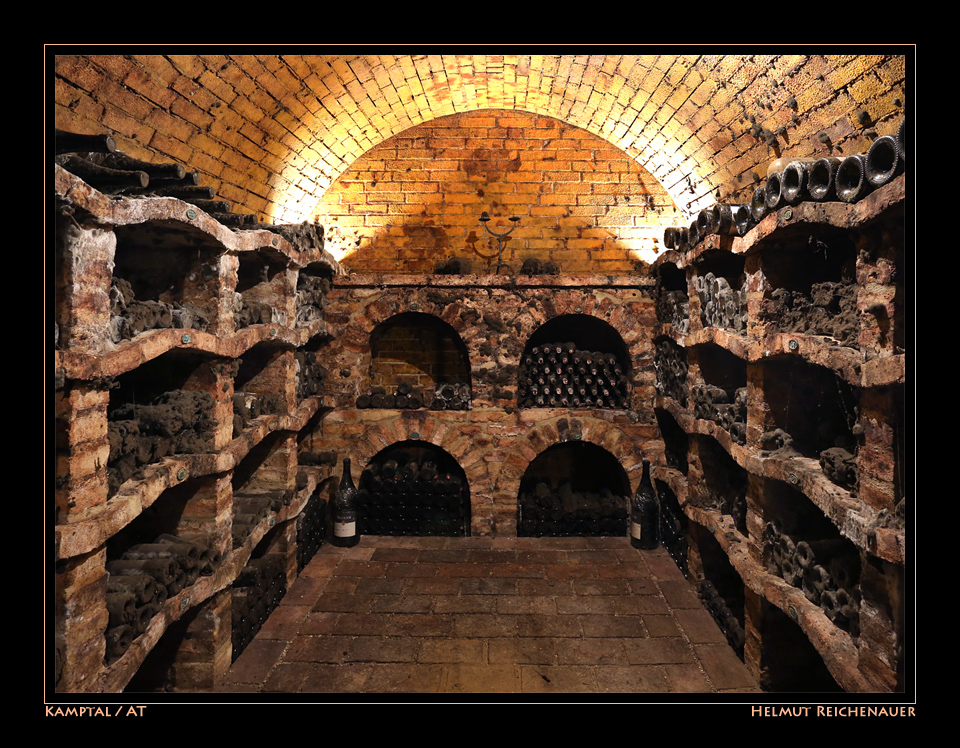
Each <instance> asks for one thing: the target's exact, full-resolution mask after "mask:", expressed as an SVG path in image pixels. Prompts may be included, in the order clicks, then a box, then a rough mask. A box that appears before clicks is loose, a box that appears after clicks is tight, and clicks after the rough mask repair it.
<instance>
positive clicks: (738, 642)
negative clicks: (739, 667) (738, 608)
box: [697, 579, 746, 659]
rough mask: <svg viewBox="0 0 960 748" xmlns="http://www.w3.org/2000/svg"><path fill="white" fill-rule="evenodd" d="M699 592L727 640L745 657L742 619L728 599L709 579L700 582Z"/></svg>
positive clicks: (741, 657) (740, 655) (741, 656)
mask: <svg viewBox="0 0 960 748" xmlns="http://www.w3.org/2000/svg"><path fill="white" fill-rule="evenodd" d="M697 594H698V596H699V597H700V599H701V600H702V601H703V604H704V607H705V608H706V609H707V611H708V612H709V613H710V615H711V616H713V620H714V621H716V622H717V625H718V626H719V627H720V630H721V631H722V632H723V633H724V635H725V636H726V637H727V642H728V643H729V644H730V646H731V647H732V648H733V649H734V651H735V652H736V653H737V655H738V656H739V657H740V659H743V645H744V644H745V643H746V634H745V632H744V630H743V624H741V623H740V619H739V618H737V616H736V615H735V614H734V613H733V611H732V610H730V607H729V605H728V604H727V601H726V600H725V599H724V598H723V597H722V596H721V595H720V593H719V592H718V591H717V588H716V586H714V584H713V582H711V581H710V580H709V579H704V580H703V581H702V582H700V586H699V587H698V589H697Z"/></svg>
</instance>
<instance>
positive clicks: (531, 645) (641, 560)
mask: <svg viewBox="0 0 960 748" xmlns="http://www.w3.org/2000/svg"><path fill="white" fill-rule="evenodd" d="M218 692H220V693H235V694H243V693H248V694H249V693H262V694H268V693H271V694H294V693H295V694H301V695H302V694H327V695H329V694H339V696H338V697H336V698H335V699H330V698H329V696H328V697H323V696H318V697H317V698H316V700H317V701H329V700H336V701H343V700H350V699H351V698H352V697H351V696H350V695H351V694H373V693H385V694H398V693H406V694H509V693H513V694H527V695H535V694H543V695H549V694H562V693H579V694H613V693H616V694H624V693H637V694H639V693H647V694H650V693H670V694H677V693H691V694H692V693H698V694H709V693H716V694H719V693H759V692H761V689H760V687H759V685H758V684H757V682H756V680H755V678H754V677H753V676H752V675H751V674H750V672H749V671H748V670H747V668H746V667H745V666H744V665H743V663H742V662H741V661H740V660H739V659H738V658H737V656H736V654H735V653H734V651H733V650H732V649H731V648H730V647H729V646H728V644H727V643H726V640H725V638H724V636H723V634H722V633H721V631H720V629H719V628H718V626H717V625H716V623H715V622H714V620H713V618H712V617H711V616H710V614H709V613H708V612H707V610H706V609H705V608H704V607H703V604H702V603H701V602H700V600H699V599H698V598H697V596H696V594H695V592H694V591H693V589H692V587H691V586H690V585H689V583H688V582H687V581H686V580H685V579H684V578H683V575H682V574H681V572H680V571H679V569H678V568H677V566H676V564H675V563H674V561H673V560H672V559H671V557H670V556H669V555H668V554H667V552H666V551H665V550H664V549H663V548H660V549H657V550H655V551H639V550H636V549H634V548H633V547H632V546H631V545H630V543H629V540H628V539H627V538H626V537H618V538H496V539H495V538H436V537H433V538H409V537H407V538H402V537H386V536H380V537H364V538H362V539H361V542H360V544H359V545H357V546H355V547H353V548H348V549H344V548H337V547H334V546H332V545H330V544H329V543H326V544H324V545H323V546H322V547H321V548H320V550H319V551H318V552H317V554H316V555H315V556H314V557H313V559H312V560H311V562H310V563H309V564H308V565H307V567H306V568H305V569H304V570H303V572H302V573H301V575H300V577H299V578H298V579H297V581H296V583H295V584H294V585H293V587H292V588H291V589H290V590H289V591H288V593H287V594H286V596H285V597H284V598H283V601H282V602H281V604H280V605H279V607H278V608H277V609H276V610H275V611H274V612H273V613H272V615H271V616H270V617H269V618H268V619H267V621H266V622H265V623H264V625H263V628H262V629H261V630H260V632H259V633H258V635H257V637H256V638H255V639H254V641H253V642H252V643H251V644H250V645H249V646H248V647H247V648H246V650H244V652H243V653H242V654H241V656H240V657H239V658H238V659H237V660H236V662H235V663H234V664H233V667H232V668H231V670H230V672H229V675H228V677H227V679H226V681H225V683H224V684H223V685H222V686H221V687H220V688H219V689H218ZM299 698H301V699H302V696H301V697H299ZM420 698H422V697H420ZM281 700H282V698H281Z"/></svg>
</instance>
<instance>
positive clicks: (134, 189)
mask: <svg viewBox="0 0 960 748" xmlns="http://www.w3.org/2000/svg"><path fill="white" fill-rule="evenodd" d="M54 148H55V151H56V162H57V163H58V164H59V165H60V166H61V167H63V168H64V169H66V170H67V171H69V172H70V173H71V174H73V175H75V176H77V177H79V178H80V179H82V180H83V181H84V182H86V183H87V184H89V185H90V186H91V187H93V188H94V189H95V190H97V191H99V192H102V193H103V194H105V195H129V196H131V197H173V198H177V199H178V200H183V201H184V202H188V203H190V204H191V205H195V206H196V207H198V208H200V209H201V210H202V211H204V212H205V213H207V214H208V215H210V216H211V217H212V218H214V219H216V220H217V221H219V222H220V223H221V224H223V225H224V226H229V227H234V228H243V227H256V225H257V224H258V219H257V216H256V215H255V214H240V213H234V212H233V211H232V209H231V205H230V203H229V202H227V201H225V200H218V199H216V195H215V193H214V190H213V188H212V187H203V186H201V185H200V174H199V173H198V172H195V171H187V170H186V168H185V167H184V166H183V165H181V164H176V163H160V164H154V163H150V162H147V161H143V160H140V159H137V158H134V157H132V156H128V155H127V154H125V153H123V152H121V151H118V150H117V144H116V141H115V140H114V139H113V138H112V137H111V136H109V135H84V134H80V133H70V132H65V131H63V130H56V131H55V134H54Z"/></svg>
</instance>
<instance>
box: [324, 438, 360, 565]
mask: <svg viewBox="0 0 960 748" xmlns="http://www.w3.org/2000/svg"><path fill="white" fill-rule="evenodd" d="M330 542H331V543H332V544H333V545H335V546H338V547H340V548H349V547H351V546H354V545H356V544H357V543H359V542H360V535H359V534H358V533H357V489H356V487H355V486H354V485H353V476H352V475H351V474H350V458H349V457H345V458H344V459H343V476H342V477H341V478H340V486H339V487H338V488H337V492H336V495H335V496H334V497H333V537H332V538H331V539H330Z"/></svg>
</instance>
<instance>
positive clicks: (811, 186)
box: [807, 156, 843, 202]
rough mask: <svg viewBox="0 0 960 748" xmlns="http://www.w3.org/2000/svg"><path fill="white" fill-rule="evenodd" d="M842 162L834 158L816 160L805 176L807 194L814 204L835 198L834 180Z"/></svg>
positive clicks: (827, 157) (825, 157) (826, 157)
mask: <svg viewBox="0 0 960 748" xmlns="http://www.w3.org/2000/svg"><path fill="white" fill-rule="evenodd" d="M842 161H843V159H841V158H837V157H836V156H824V157H823V158H819V159H817V160H816V161H815V162H814V163H813V165H812V166H811V167H810V171H809V173H808V174H807V193H808V194H809V195H810V197H811V198H812V199H813V200H814V201H815V202H826V201H829V200H832V199H833V198H835V197H836V185H835V179H836V174H837V169H838V168H839V167H840V163H841V162H842Z"/></svg>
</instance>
